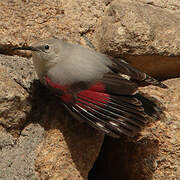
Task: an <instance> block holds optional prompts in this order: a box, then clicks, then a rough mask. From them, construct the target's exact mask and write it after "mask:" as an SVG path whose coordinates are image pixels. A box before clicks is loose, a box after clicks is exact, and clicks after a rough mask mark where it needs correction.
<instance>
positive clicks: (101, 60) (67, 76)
mask: <svg viewBox="0 0 180 180" xmlns="http://www.w3.org/2000/svg"><path fill="white" fill-rule="evenodd" d="M46 43H47V44H48V45H49V47H50V49H49V50H47V53H45V52H44V53H43V54H42V52H36V51H35V52H33V62H34V66H35V69H36V72H37V74H38V76H39V78H40V79H42V78H43V76H44V74H46V75H48V77H49V78H50V79H51V80H52V81H53V82H55V83H58V84H60V85H72V84H74V83H78V82H86V83H87V82H93V81H96V80H98V79H101V78H102V77H103V75H104V74H105V73H108V72H110V71H111V70H110V69H109V66H111V65H112V61H111V60H110V59H109V58H107V57H106V56H105V55H103V54H101V53H98V52H95V51H94V50H91V49H88V48H84V47H82V46H80V45H75V44H70V43H66V42H63V41H62V40H60V39H51V40H49V41H48V42H45V41H40V42H39V43H38V44H33V46H35V47H40V46H41V45H43V44H46ZM48 51H51V53H50V54H49V53H48Z"/></svg>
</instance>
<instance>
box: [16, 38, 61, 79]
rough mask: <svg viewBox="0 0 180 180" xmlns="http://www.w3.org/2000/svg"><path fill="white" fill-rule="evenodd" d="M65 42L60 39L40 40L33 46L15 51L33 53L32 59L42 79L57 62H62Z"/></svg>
mask: <svg viewBox="0 0 180 180" xmlns="http://www.w3.org/2000/svg"><path fill="white" fill-rule="evenodd" d="M63 44H64V41H63V40H61V39H58V38H51V39H47V40H40V41H37V42H35V43H33V44H32V45H31V46H22V47H17V48H14V50H30V51H32V59H33V64H34V67H35V70H36V72H37V75H38V76H39V78H40V79H41V78H42V76H43V75H44V74H45V73H46V72H47V71H48V69H50V68H51V67H53V66H54V65H55V64H56V63H57V61H59V60H61V58H60V57H61V54H62V53H61V52H62V47H63V46H64V45H63Z"/></svg>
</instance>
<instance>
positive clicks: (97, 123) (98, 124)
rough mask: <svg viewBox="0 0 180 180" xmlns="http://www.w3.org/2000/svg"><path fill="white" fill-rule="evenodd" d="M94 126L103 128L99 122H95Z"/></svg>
mask: <svg viewBox="0 0 180 180" xmlns="http://www.w3.org/2000/svg"><path fill="white" fill-rule="evenodd" d="M96 125H97V126H99V127H101V128H103V127H104V126H103V125H102V124H101V123H99V122H96Z"/></svg>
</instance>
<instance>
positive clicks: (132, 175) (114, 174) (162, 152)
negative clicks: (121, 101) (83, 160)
mask: <svg viewBox="0 0 180 180" xmlns="http://www.w3.org/2000/svg"><path fill="white" fill-rule="evenodd" d="M165 84H166V85H168V87H169V89H167V90H162V89H160V88H158V87H152V86H149V87H145V88H142V91H143V92H144V93H147V94H149V95H151V96H152V97H153V98H156V99H157V100H158V101H160V102H161V103H162V104H163V105H164V107H165V111H164V113H165V116H164V118H162V119H161V120H158V121H156V122H154V123H152V124H150V125H149V126H148V127H147V128H145V129H144V131H143V132H142V133H141V135H139V136H137V137H136V138H134V139H127V138H126V137H122V138H121V139H120V140H116V139H112V138H108V137H106V138H105V141H104V144H103V146H102V150H101V153H100V156H99V158H98V160H97V161H96V163H95V166H94V169H93V170H92V171H91V173H90V175H89V179H90V180H91V179H92V180H96V179H104V180H106V179H107V180H109V179H120V180H121V179H123V180H124V179H127V180H147V179H151V180H159V179H177V180H179V177H180V158H179V157H180V153H179V152H180V78H177V79H171V80H167V81H165ZM112 150H113V151H112ZM94 172H95V174H94Z"/></svg>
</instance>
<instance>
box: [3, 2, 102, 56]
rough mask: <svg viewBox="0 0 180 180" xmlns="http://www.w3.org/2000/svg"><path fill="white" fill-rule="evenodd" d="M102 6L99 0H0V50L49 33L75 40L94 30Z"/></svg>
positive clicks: (44, 36) (40, 37)
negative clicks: (82, 34)
mask: <svg viewBox="0 0 180 180" xmlns="http://www.w3.org/2000/svg"><path fill="white" fill-rule="evenodd" d="M104 9H105V4H104V2H103V1H99V0H93V1H87V0H73V1H72V0H61V1H60V0H45V1H44V0H33V1H26V0H24V1H20V0H14V1H0V14H1V16H0V52H1V53H5V51H6V50H8V49H9V46H8V44H10V45H20V44H26V43H28V44H29V43H31V42H33V41H34V40H37V39H42V38H47V37H49V36H60V37H63V38H66V39H68V40H70V41H79V40H80V35H81V33H86V32H93V31H94V28H95V25H96V22H97V20H98V18H99V17H100V16H102V14H103V13H104Z"/></svg>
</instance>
